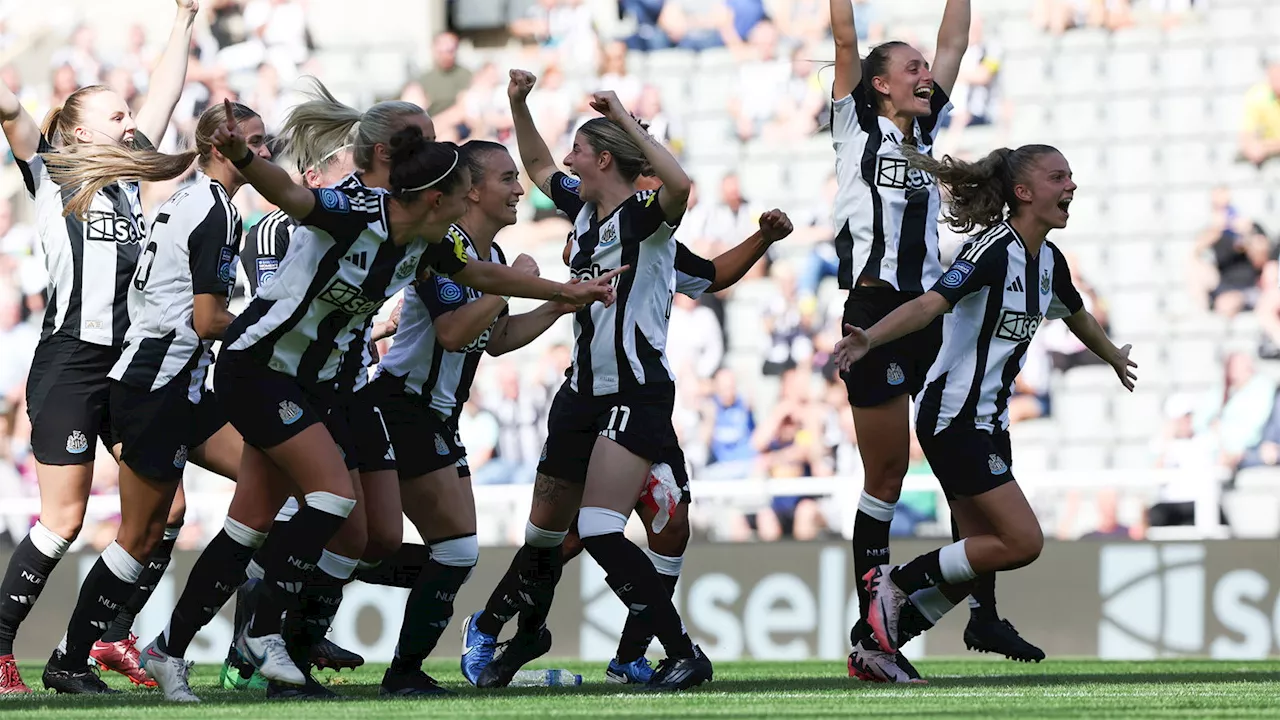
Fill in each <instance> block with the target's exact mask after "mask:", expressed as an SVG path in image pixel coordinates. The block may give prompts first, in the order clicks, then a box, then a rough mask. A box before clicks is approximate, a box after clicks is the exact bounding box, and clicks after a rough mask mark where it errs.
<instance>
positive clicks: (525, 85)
mask: <svg viewBox="0 0 1280 720" xmlns="http://www.w3.org/2000/svg"><path fill="white" fill-rule="evenodd" d="M509 74H510V76H511V82H509V83H507V98H508V99H510V100H511V102H524V100H525V98H527V97H529V92H530V91H531V90H533V85H534V83H536V82H538V76H537V75H534V74H533V73H531V72H529V71H528V70H512V71H511V72H510V73H509Z"/></svg>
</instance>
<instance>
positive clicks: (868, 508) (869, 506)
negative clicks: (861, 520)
mask: <svg viewBox="0 0 1280 720" xmlns="http://www.w3.org/2000/svg"><path fill="white" fill-rule="evenodd" d="M897 506H898V504H897V503H891V502H885V501H884V500H881V499H880V498H877V497H872V496H871V495H868V494H867V491H866V490H863V491H862V496H861V497H859V498H858V511H859V512H861V513H863V514H864V515H869V516H871V517H872V518H875V519H876V520H879V521H880V522H892V521H893V509H894V508H895V507H897Z"/></svg>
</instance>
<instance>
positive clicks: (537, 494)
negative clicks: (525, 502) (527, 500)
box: [533, 473, 566, 505]
mask: <svg viewBox="0 0 1280 720" xmlns="http://www.w3.org/2000/svg"><path fill="white" fill-rule="evenodd" d="M565 489H566V488H565V483H564V481H563V480H559V479H557V478H553V477H551V476H550V475H543V474H542V473H538V477H537V479H535V480H534V482H533V501H534V502H536V503H546V504H547V505H556V504H558V503H559V502H560V498H562V497H564V493H565Z"/></svg>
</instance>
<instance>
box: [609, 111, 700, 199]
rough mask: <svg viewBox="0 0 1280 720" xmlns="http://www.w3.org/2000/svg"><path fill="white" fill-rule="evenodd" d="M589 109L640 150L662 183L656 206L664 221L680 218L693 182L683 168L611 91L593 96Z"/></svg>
mask: <svg viewBox="0 0 1280 720" xmlns="http://www.w3.org/2000/svg"><path fill="white" fill-rule="evenodd" d="M591 109H593V110H595V111H596V112H598V113H600V114H601V115H604V116H605V117H606V118H608V119H609V121H610V122H612V123H613V124H614V125H617V126H618V127H620V128H622V129H623V130H625V131H626V133H627V135H629V136H630V137H631V139H632V140H635V141H636V144H637V145H639V146H640V149H641V150H643V151H644V157H645V159H646V160H648V161H649V165H650V166H651V167H652V168H653V174H654V175H657V176H658V179H659V180H661V181H662V187H661V188H660V189H659V190H658V204H659V205H661V206H662V213H663V215H665V216H666V218H667V220H668V221H672V222H674V221H677V220H679V219H680V218H681V217H683V216H684V211H685V208H686V207H688V205H689V192H690V191H691V190H692V189H693V182H692V181H691V180H689V176H688V175H687V174H686V173H685V171H684V168H682V167H680V163H679V161H677V160H676V159H675V157H673V156H672V155H671V153H670V152H668V151H667V149H666V148H665V147H663V146H662V143H660V142H658V140H657V138H655V137H654V136H652V135H650V134H649V132H648V131H647V130H645V129H644V128H643V127H641V126H640V121H639V120H636V119H635V117H633V116H632V115H631V113H629V112H627V109H626V108H624V107H623V106H622V102H621V101H619V100H618V95H617V94H616V93H614V92H613V91H612V90H610V91H606V92H598V93H595V95H594V96H593V97H592V99H591Z"/></svg>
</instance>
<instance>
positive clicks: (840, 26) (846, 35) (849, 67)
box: [830, 0, 862, 100]
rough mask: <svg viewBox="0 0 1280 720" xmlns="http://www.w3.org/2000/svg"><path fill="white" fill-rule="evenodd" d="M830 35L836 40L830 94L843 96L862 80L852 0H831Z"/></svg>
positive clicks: (837, 96) (836, 97)
mask: <svg viewBox="0 0 1280 720" xmlns="http://www.w3.org/2000/svg"><path fill="white" fill-rule="evenodd" d="M830 6H831V35H832V37H834V38H835V41H836V65H835V70H836V79H835V84H833V85H832V86H831V96H832V97H833V98H835V99H837V100H839V99H840V98H842V97H845V96H846V95H848V94H849V93H851V92H853V89H854V88H856V87H858V83H860V82H862V58H861V57H859V56H858V28H857V27H856V26H855V25H854V22H853V2H852V0H831V3H830Z"/></svg>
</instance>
